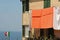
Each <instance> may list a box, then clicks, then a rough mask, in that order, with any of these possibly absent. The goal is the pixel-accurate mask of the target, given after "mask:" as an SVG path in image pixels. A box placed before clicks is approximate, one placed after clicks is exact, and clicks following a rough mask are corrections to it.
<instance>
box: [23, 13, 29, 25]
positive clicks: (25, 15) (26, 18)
mask: <svg viewBox="0 0 60 40" xmlns="http://www.w3.org/2000/svg"><path fill="white" fill-rule="evenodd" d="M22 25H29V13H28V12H25V13H23V15H22Z"/></svg>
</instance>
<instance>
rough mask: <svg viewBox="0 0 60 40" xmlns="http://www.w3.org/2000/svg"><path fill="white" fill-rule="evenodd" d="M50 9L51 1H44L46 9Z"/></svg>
mask: <svg viewBox="0 0 60 40" xmlns="http://www.w3.org/2000/svg"><path fill="white" fill-rule="evenodd" d="M47 7H50V0H44V8H47Z"/></svg>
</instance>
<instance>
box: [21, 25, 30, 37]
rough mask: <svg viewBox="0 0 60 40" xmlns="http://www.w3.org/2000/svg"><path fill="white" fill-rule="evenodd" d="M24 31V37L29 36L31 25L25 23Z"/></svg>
mask: <svg viewBox="0 0 60 40" xmlns="http://www.w3.org/2000/svg"><path fill="white" fill-rule="evenodd" d="M22 33H23V36H24V37H29V26H28V25H23V27H22Z"/></svg>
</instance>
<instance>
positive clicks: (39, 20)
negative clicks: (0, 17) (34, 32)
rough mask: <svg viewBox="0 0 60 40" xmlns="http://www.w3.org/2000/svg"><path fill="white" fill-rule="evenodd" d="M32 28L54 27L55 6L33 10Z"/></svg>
mask: <svg viewBox="0 0 60 40" xmlns="http://www.w3.org/2000/svg"><path fill="white" fill-rule="evenodd" d="M31 27H32V28H40V29H45V28H52V27H53V7H50V8H45V9H39V10H32V20H31Z"/></svg>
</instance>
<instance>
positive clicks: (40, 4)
mask: <svg viewBox="0 0 60 40" xmlns="http://www.w3.org/2000/svg"><path fill="white" fill-rule="evenodd" d="M42 8H43V0H40V1H37V2H30V3H29V9H42Z"/></svg>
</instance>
